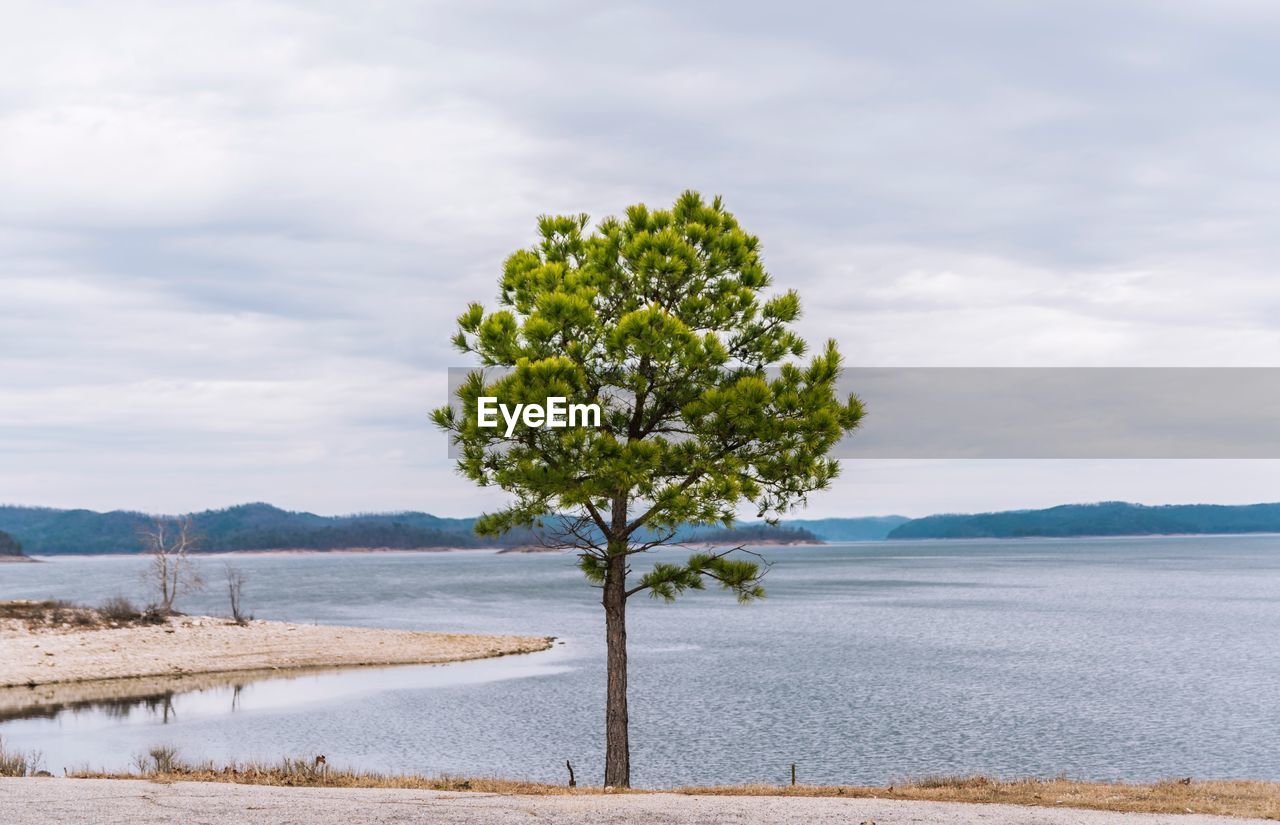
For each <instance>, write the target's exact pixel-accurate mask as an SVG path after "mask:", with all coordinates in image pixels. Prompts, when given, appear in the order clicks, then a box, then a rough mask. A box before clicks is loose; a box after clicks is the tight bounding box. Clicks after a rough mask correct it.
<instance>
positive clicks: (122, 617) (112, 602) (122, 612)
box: [98, 596, 142, 623]
mask: <svg viewBox="0 0 1280 825" xmlns="http://www.w3.org/2000/svg"><path fill="white" fill-rule="evenodd" d="M98 613H99V614H100V615H101V616H102V618H104V619H106V620H107V621H111V622H121V623H127V622H134V621H137V620H138V619H140V618H142V611H141V610H139V609H138V608H137V607H135V606H134V604H133V602H131V601H129V600H128V599H127V598H125V597H124V596H112V597H111V598H109V599H107V600H106V601H105V602H103V603H102V605H101V606H100V607H99V608H98Z"/></svg>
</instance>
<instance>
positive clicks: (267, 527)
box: [0, 504, 906, 555]
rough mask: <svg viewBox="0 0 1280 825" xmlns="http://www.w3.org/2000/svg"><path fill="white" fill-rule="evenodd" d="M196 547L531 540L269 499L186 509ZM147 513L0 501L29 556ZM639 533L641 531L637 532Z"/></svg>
mask: <svg viewBox="0 0 1280 825" xmlns="http://www.w3.org/2000/svg"><path fill="white" fill-rule="evenodd" d="M191 517H192V520H193V522H194V526H195V529H196V532H197V533H198V534H199V535H200V536H201V542H200V549H201V550H204V551H209V552H218V551H228V550H289V549H292V550H341V549H348V548H392V549H404V550H413V549H431V548H445V547H461V548H479V547H500V548H506V547H520V546H525V545H531V544H537V543H538V541H537V537H536V536H535V535H534V533H533V532H532V531H529V530H521V531H514V532H512V533H509V534H507V535H505V536H503V537H502V538H500V539H497V540H494V539H487V538H480V537H479V536H477V535H476V534H475V532H474V528H475V519H474V518H442V517H440V516H433V515H430V514H428V513H417V512H405V513H375V514H360V515H351V516H319V515H316V514H314V513H302V512H291V511H288V510H282V509H280V508H279V507H273V506H272V505H270V504H241V505H238V506H236V507H228V508H226V509H224V510H206V511H204V512H202V513H193V514H192V516H191ZM151 518H152V517H151V516H149V515H147V514H146V513H138V512H132V511H126V510H114V511H112V512H109V513H99V512H95V511H93V510H56V509H51V508H47V507H15V506H0V531H4V532H7V533H10V534H12V536H13V538H14V539H15V540H17V541H18V542H21V544H22V546H23V547H24V548H25V550H26V552H27V553H28V554H32V555H57V554H70V553H136V552H139V551H140V550H141V543H140V541H139V533H140V531H141V530H142V529H143V528H144V527H146V526H147V525H148V524H150V522H151ZM904 521H906V519H905V518H903V517H901V516H883V517H882V516H877V517H871V518H847V519H822V520H818V521H787V522H783V523H782V524H781V525H779V526H777V527H772V526H769V525H766V524H763V523H760V522H747V523H743V524H739V525H735V526H734V527H732V528H728V529H717V528H706V527H704V528H690V529H688V530H687V531H685V532H683V535H682V538H684V540H686V541H693V542H709V543H717V544H729V543H733V544H753V543H755V544H793V543H807V542H814V541H824V540H825V541H865V540H868V539H871V540H877V539H883V538H884V537H885V535H886V534H887V533H888V532H889V530H890V529H892V528H893V527H895V526H897V525H898V524H901V523H902V522H904ZM642 534H643V531H641V534H638V535H642Z"/></svg>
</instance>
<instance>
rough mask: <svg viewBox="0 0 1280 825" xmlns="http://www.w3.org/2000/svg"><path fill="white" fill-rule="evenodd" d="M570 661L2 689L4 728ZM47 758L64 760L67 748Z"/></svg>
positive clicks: (539, 656) (347, 696)
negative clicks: (63, 754) (62, 752)
mask: <svg viewBox="0 0 1280 825" xmlns="http://www.w3.org/2000/svg"><path fill="white" fill-rule="evenodd" d="M563 658H564V656H563V654H557V652H556V651H555V650H554V649H553V650H550V651H544V652H539V653H531V654H523V655H518V656H506V657H501V658H499V659H488V660H485V659H482V660H478V661H470V662H457V663H453V664H447V665H397V666H393V667H361V668H346V669H306V670H278V669H276V670H257V671H237V672H235V673H209V674H187V675H180V676H156V677H147V678H139V679H107V680H101V681H96V682H68V683H64V684H52V685H38V686H35V687H10V688H0V722H9V723H12V724H10V725H7V726H6V727H5V731H6V733H11V734H17V735H18V736H35V737H36V738H38V739H51V740H52V741H54V742H57V741H59V739H60V738H65V737H66V735H67V734H68V733H72V734H73V733H75V732H77V731H79V732H89V731H95V730H102V729H113V728H116V729H118V728H123V727H131V726H132V727H138V728H144V729H145V728H154V727H155V726H161V727H163V726H166V725H171V724H178V723H179V722H183V723H186V722H195V721H199V720H207V719H216V718H219V717H222V716H228V715H231V714H238V713H250V714H251V713H256V712H262V711H272V710H294V709H297V708H299V707H302V706H304V705H307V704H315V705H324V704H327V703H331V702H334V701H342V700H349V701H358V698H359V697H360V696H361V695H363V694H369V693H376V692H379V691H385V690H397V689H412V690H423V689H432V688H443V687H458V686H464V685H475V684H482V683H485V682H493V681H498V680H503V679H519V678H528V677H532V676H553V675H555V674H558V673H562V672H564V671H566V670H568V669H569V668H568V667H567V666H566V665H564V664H560V663H558V662H559V661H560V660H563ZM43 755H44V756H45V757H46V759H48V758H49V757H51V756H52V757H55V758H60V757H61V748H59V747H55V749H54V753H53V754H50V753H49V752H48V750H45V751H44V752H43ZM102 755H103V756H107V757H110V756H112V754H102ZM76 756H77V757H78V758H77V759H76V760H75V762H76V764H88V765H91V766H95V767H96V766H98V764H99V763H97V762H94V760H93V758H92V757H93V756H94V754H93V753H92V749H85V748H83V747H79V748H77V749H76ZM86 757H87V758H86ZM115 763H116V760H113V759H110V758H108V759H107V760H106V762H104V763H102V766H104V767H108V766H109V767H119V765H118V764H115ZM68 764H69V763H68Z"/></svg>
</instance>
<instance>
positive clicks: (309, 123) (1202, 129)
mask: <svg viewBox="0 0 1280 825" xmlns="http://www.w3.org/2000/svg"><path fill="white" fill-rule="evenodd" d="M1277 22H1280V10H1277V9H1276V7H1275V5H1274V4H1271V3H1264V2H1246V0H1230V1H1229V2H1222V3H1214V4H1205V3H1198V2H1189V1H1188V2H1179V1H1178V0H1167V1H1165V2H1132V3H1123V4H1116V3H1069V4H1068V3H1050V4H1037V5H1035V6H1017V5H1014V4H1008V3H997V2H977V3H966V4H962V5H947V4H936V3H914V2H905V3H893V4H870V3H851V4H843V5H840V6H838V7H836V8H832V4H808V3H791V4H787V5H786V6H785V7H778V6H777V5H776V4H773V5H766V4H760V5H754V4H743V3H733V4H728V3H712V4H688V3H685V4H631V5H616V4H610V5H609V6H608V7H604V6H601V5H600V4H590V3H585V2H563V3H553V4H538V5H537V6H536V7H534V6H529V5H527V4H509V5H505V6H502V5H492V4H454V5H451V6H447V7H446V6H440V5H434V4H433V5H424V4H417V3H407V2H406V3H394V2H393V3H387V4H378V5H377V6H370V7H361V8H360V9H359V10H356V9H354V7H352V6H351V5H350V4H337V3H300V2H298V3H281V2H277V3H254V4H217V5H205V6H189V5H182V4H164V3H156V2H134V3H127V2H126V3H119V4H112V5H111V6H110V7H109V8H108V7H105V6H103V5H101V4H88V3H85V4H57V5H54V4H47V3H13V4H10V6H9V7H8V9H7V11H6V25H5V26H4V28H3V31H0V193H3V195H2V196H0V377H2V378H3V382H4V383H3V393H2V394H0V499H6V500H11V501H25V502H33V503H49V504H62V505H71V504H83V505H87V506H97V507H110V506H133V507H142V508H152V509H163V510H171V511H172V510H181V509H188V508H196V507H204V506H208V505H212V504H226V503H232V502H235V501H240V500H245V499H252V498H261V499H268V500H272V501H275V502H278V503H281V504H284V505H288V506H295V507H308V508H314V509H318V510H322V511H349V510H362V509H383V508H393V507H418V508H425V509H432V510H435V511H438V512H442V513H451V514H452V513H469V512H474V511H476V510H479V509H481V508H482V507H485V506H492V504H493V503H495V502H496V501H497V498H495V497H494V496H493V495H491V494H487V493H486V494H481V493H480V492H479V491H475V490H472V489H470V488H468V487H467V486H466V485H462V484H458V483H453V482H451V481H450V475H449V473H450V471H449V466H448V464H447V462H445V461H444V460H443V459H442V458H441V455H442V450H441V449H440V443H441V442H440V438H441V437H440V436H438V435H437V434H435V433H434V432H432V431H431V430H430V429H429V428H428V427H427V425H426V423H425V419H424V416H423V414H424V412H425V410H426V409H428V408H429V407H431V406H432V405H434V404H436V403H439V402H440V401H441V400H442V399H443V395H444V379H443V375H444V369H445V368H446V367H447V366H449V365H451V364H453V363H454V361H455V360H456V358H455V356H453V355H452V353H451V352H450V351H449V349H448V344H447V333H448V328H449V326H450V324H451V322H452V318H453V317H454V315H455V314H456V313H457V312H458V311H459V310H460V308H461V307H462V306H463V305H464V304H465V303H466V302H467V301H469V300H473V299H488V298H490V297H491V296H492V295H493V293H494V291H495V279H496V277H497V273H498V268H499V266H500V264H501V261H502V259H503V258H504V257H505V256H506V254H508V253H509V252H510V251H511V250H512V249H514V248H516V247H519V246H522V245H524V244H526V243H528V242H529V241H530V240H531V238H532V228H533V223H532V219H533V217H534V216H536V215H537V214H540V213H543V212H556V211H565V212H579V211H587V212H590V213H592V214H595V215H603V214H609V213H616V212H618V211H619V210H621V208H623V207H624V206H625V205H626V204H628V203H632V202H635V201H641V200H643V201H648V202H651V203H664V202H669V201H670V200H671V199H672V198H673V197H674V196H675V195H676V194H677V193H678V192H679V191H680V190H681V189H683V188H685V187H695V188H699V189H702V190H704V191H706V192H717V193H723V194H724V195H725V196H726V199H727V201H728V203H729V205H730V207H731V208H732V209H734V210H735V211H736V212H737V213H738V215H739V217H740V218H741V219H742V220H743V222H744V223H745V224H746V225H747V226H748V227H749V228H750V229H752V230H753V231H755V232H757V233H759V234H760V235H761V236H762V238H763V240H764V244H765V250H766V255H767V261H768V263H769V265H770V268H771V269H772V271H773V273H774V276H775V280H776V282H777V283H778V285H779V286H781V287H792V286H794V287H796V288H798V289H800V290H801V293H802V296H803V297H804V298H805V299H806V301H807V306H808V312H807V314H806V317H805V321H804V324H805V332H806V334H808V335H810V336H811V337H813V338H822V337H827V336H834V337H836V338H838V339H840V340H841V342H842V344H843V346H844V349H845V351H846V354H847V357H848V359H849V361H850V363H852V364H856V365H864V366H1116V365H1125V366H1179V365H1188V366H1190V365H1194V366H1275V360H1276V357H1277V354H1278V353H1280V323H1278V322H1277V320H1276V319H1277V318H1278V317H1280V313H1278V312H1277V310H1278V309H1280V290H1277V288H1276V287H1275V285H1274V284H1275V281H1274V274H1273V273H1274V270H1275V268H1276V266H1277V264H1278V263H1280V234H1278V233H1276V232H1275V226H1276V224H1277V218H1278V217H1280V215H1277V210H1278V209H1280V206H1278V205H1280V197H1277V195H1280V192H1278V191H1277V189H1278V188H1280V187H1278V186H1277V178H1278V177H1280V149H1277V148H1276V146H1275V143H1274V140H1272V138H1271V136H1272V135H1274V134H1275V133H1276V127H1277V126H1278V125H1280V123H1278V122H1277V121H1278V120H1280V111H1278V108H1277V106H1276V104H1275V100H1276V99H1277V94H1276V93H1277V88H1276V86H1277V81H1276V78H1277V77H1280V73H1278V72H1277V71H1276V70H1277V68H1278V67H1277V63H1278V62H1280V57H1277V55H1280V50H1278V49H1277V48H1276V46H1277V44H1276V42H1275V40H1276V38H1275V34H1274V32H1275V31H1276V30H1277V29H1276V23H1277ZM1097 466H1098V465H1096V464H1090V463H1087V462H1060V463H1040V464H1034V465H1033V464H1019V463H1016V462H1013V463H1008V462H1006V463H1000V462H985V463H984V462H973V463H964V462H960V463H956V464H954V465H944V464H939V463H937V462H901V463H897V464H893V463H885V462H879V463H873V464H867V463H866V462H860V461H850V462H847V467H848V470H847V472H846V476H847V477H846V478H845V479H844V480H842V481H841V482H840V486H839V487H838V488H837V489H836V490H834V491H833V492H832V493H830V494H828V495H826V496H824V497H821V498H819V499H818V500H816V501H815V505H814V508H813V512H815V513H817V514H822V513H836V512H858V513H864V512H873V511H883V510H902V511H914V512H919V511H921V509H922V507H923V503H924V502H931V503H930V505H929V506H928V507H927V508H923V509H956V508H960V507H1002V506H1006V505H1008V506H1016V505H1023V504H1031V503H1037V504H1038V503H1051V501H1052V500H1056V499H1058V498H1063V499H1068V500H1081V499H1094V498H1104V497H1127V498H1134V499H1138V500H1147V501H1157V500H1165V499H1167V500H1191V499H1204V500H1242V499H1250V498H1268V497H1271V498H1274V494H1273V493H1271V492H1269V491H1270V490H1274V489H1276V486H1275V482H1276V481H1280V467H1278V466H1274V465H1273V464H1272V463H1270V462H1257V463H1255V464H1252V465H1249V466H1250V467H1252V468H1253V469H1251V470H1249V471H1247V472H1243V471H1241V470H1240V467H1239V465H1238V463H1220V464H1219V465H1215V466H1216V467H1217V468H1218V469H1212V468H1210V469H1207V470H1206V469H1205V468H1204V466H1203V465H1196V467H1197V468H1198V469H1196V470H1195V472H1187V473H1172V474H1171V473H1169V472H1167V470H1161V469H1159V467H1158V465H1156V464H1151V463H1143V462H1137V463H1131V464H1127V465H1124V468H1120V469H1112V470H1108V471H1106V473H1105V474H1106V476H1107V477H1108V479H1111V480H1110V481H1108V482H1107V483H1106V484H1103V483H1102V482H1100V481H1099V478H1098V471H1097ZM1142 468H1145V469H1142ZM873 475H875V476H878V477H879V478H881V479H884V480H885V481H884V483H879V482H877V481H875V480H873V479H872V476H873ZM1179 477H1180V478H1179ZM1121 479H1123V480H1124V481H1123V483H1121V482H1120V481H1119V480H1121ZM1249 485H1253V486H1249ZM1104 487H1105V488H1106V489H1105V490H1104V489H1103V488H1104ZM959 488H963V492H957V490H958V489H959ZM948 496H950V498H948ZM1224 497H1225V498H1224ZM947 502H954V506H952V505H949V504H948V503H947Z"/></svg>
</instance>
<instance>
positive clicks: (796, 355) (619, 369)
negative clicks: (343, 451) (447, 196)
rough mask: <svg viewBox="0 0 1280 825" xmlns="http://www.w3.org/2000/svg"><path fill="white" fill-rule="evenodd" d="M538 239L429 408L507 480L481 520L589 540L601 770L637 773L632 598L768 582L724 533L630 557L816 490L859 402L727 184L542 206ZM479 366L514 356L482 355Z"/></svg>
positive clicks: (744, 594)
mask: <svg viewBox="0 0 1280 825" xmlns="http://www.w3.org/2000/svg"><path fill="white" fill-rule="evenodd" d="M538 230H539V235H540V241H539V243H538V244H537V245H536V246H535V247H533V248H531V249H523V250H520V251H518V252H516V253H514V254H513V255H511V256H510V257H509V258H508V259H507V261H506V264H505V266H504V269H503V273H502V278H501V281H500V292H499V298H498V303H499V307H498V308H497V309H495V310H494V311H492V312H490V311H486V310H485V308H484V307H483V306H481V305H480V304H472V305H471V306H469V307H468V308H467V310H466V311H465V312H464V313H463V314H462V315H461V317H460V318H459V319H458V327H459V329H458V332H457V334H456V335H455V337H454V344H455V346H456V347H457V348H458V349H459V350H460V351H461V352H464V353H468V354H470V355H472V356H474V357H475V358H477V359H478V360H479V364H480V367H481V368H480V369H476V370H474V371H473V372H471V373H470V375H469V376H468V378H467V380H466V381H465V382H464V383H463V385H462V386H461V388H460V389H459V391H458V401H459V405H458V409H457V411H455V410H454V409H452V408H450V407H443V408H441V409H438V410H435V411H434V412H433V413H432V417H433V419H434V421H435V422H436V424H437V425H438V426H440V427H441V428H442V429H444V430H447V431H448V432H449V433H450V434H451V435H452V437H453V439H454V440H455V442H456V444H457V445H458V447H459V450H460V458H459V460H458V469H459V471H460V472H461V473H462V474H463V475H464V476H466V477H467V478H469V479H471V480H472V481H474V482H476V483H478V484H480V485H482V486H497V487H500V488H501V489H503V490H505V491H507V492H509V493H511V494H512V499H513V500H512V502H511V504H510V505H509V506H507V507H505V508H504V509H502V510H500V511H498V512H495V513H489V514H486V515H485V516H483V517H482V518H481V519H480V520H479V522H478V523H477V526H476V527H477V530H478V531H480V532H481V533H482V534H485V535H499V534H501V533H503V532H505V531H508V530H512V529H515V528H520V527H530V526H538V527H540V528H541V529H542V531H543V534H544V535H545V536H546V537H547V540H548V541H549V542H551V543H554V544H555V545H557V546H560V547H565V548H572V549H573V550H575V551H577V554H578V558H579V566H580V567H581V569H582V571H583V573H584V574H585V575H586V578H587V579H588V581H589V582H591V583H592V584H594V585H595V586H597V587H599V588H600V589H601V593H602V598H601V601H602V604H603V606H604V612H605V637H606V642H607V651H608V652H607V665H608V667H607V670H608V677H607V680H608V681H607V690H606V713H605V720H606V725H605V739H606V742H605V772H604V782H605V784H606V785H610V786H614V787H629V786H630V776H631V772H630V752H629V747H628V738H627V737H628V724H627V648H626V640H627V635H626V605H627V600H628V599H630V598H631V597H632V596H636V595H639V594H642V593H647V594H649V595H650V596H653V597H656V598H659V599H663V600H665V601H672V600H674V599H675V598H676V597H677V596H678V595H679V594H681V593H683V592H684V591H686V590H701V589H703V588H704V586H705V584H706V582H707V581H711V582H713V583H716V584H718V585H719V586H720V587H722V588H724V589H725V590H728V591H729V592H731V593H732V594H734V595H736V596H737V598H738V599H739V600H740V601H742V602H749V601H751V600H753V599H757V598H760V597H762V596H763V595H764V589H763V587H762V584H761V577H762V572H761V567H760V565H759V564H758V563H757V561H755V560H754V559H753V558H751V557H750V556H745V555H744V554H742V553H739V552H733V551H729V550H724V551H719V552H699V553H694V554H692V555H690V556H689V557H688V558H687V559H685V560H684V561H683V562H681V563H672V562H667V561H659V562H657V563H656V564H654V565H653V566H652V569H651V570H649V571H648V572H646V573H644V574H643V575H640V576H639V577H638V578H630V579H629V574H630V573H631V566H630V565H631V561H632V558H633V557H634V556H636V555H637V554H640V553H644V552H646V551H649V550H652V549H654V548H656V547H659V546H661V545H663V544H668V543H670V542H672V541H673V540H675V539H676V538H677V531H678V530H679V529H680V528H681V526H682V525H716V524H719V525H724V526H728V525H730V524H732V522H733V520H734V516H735V513H736V512H737V510H738V509H739V508H740V507H741V506H744V505H745V504H747V503H749V504H751V505H753V506H754V508H755V510H756V511H757V514H758V515H759V516H760V517H763V518H767V519H774V518H776V517H777V516H778V514H780V513H783V512H786V511H787V510H789V509H791V508H793V507H795V506H797V505H800V504H803V503H804V501H805V499H806V496H807V494H808V493H810V492H812V491H815V490H819V489H822V488H824V487H826V486H827V485H828V484H829V483H830V481H831V480H832V479H833V478H834V477H835V476H836V474H837V472H838V470H839V465H838V463H837V462H836V461H835V460H834V459H832V458H830V457H829V455H828V453H829V452H830V450H831V448H832V447H833V446H834V445H835V444H836V442H837V441H839V440H840V439H841V437H843V436H844V434H845V433H847V432H849V431H851V430H853V429H854V428H855V427H856V426H857V424H858V422H859V420H860V418H861V416H862V406H861V404H860V402H859V401H858V399H857V398H856V397H855V396H852V395H850V396H849V397H847V398H844V399H841V398H839V397H838V395H837V392H836V379H837V376H838V373H839V370H840V363H841V362H840V354H839V352H838V350H837V348H836V344H835V342H834V341H828V342H827V344H826V346H825V347H824V348H822V350H821V351H819V352H818V353H817V354H816V355H814V356H812V357H810V358H808V360H807V361H803V360H801V359H803V358H804V356H805V354H806V345H805V342H804V341H803V340H802V339H801V338H800V337H799V336H798V335H797V334H796V333H795V332H794V331H793V330H792V325H793V323H794V322H795V321H796V319H797V318H798V317H799V316H800V299H799V296H798V295H797V294H796V293H795V292H794V291H788V292H782V293H779V294H774V295H772V297H768V296H766V294H765V291H766V289H767V288H768V287H769V286H770V278H769V275H768V274H767V273H766V271H765V269H764V267H763V265H762V264H761V261H760V252H759V248H760V243H759V240H758V239H757V238H756V237H754V236H752V235H749V234H747V233H746V232H744V231H743V230H742V228H741V227H740V226H739V225H738V222H737V220H736V219H735V218H734V216H733V215H732V214H730V213H729V212H727V211H726V210H725V208H724V205H723V204H722V202H721V200H720V199H719V198H716V199H715V200H714V201H712V202H711V203H707V202H706V201H704V200H703V198H702V197H701V196H700V195H698V194H697V193H696V192H685V193H684V194H683V195H681V196H680V198H679V199H678V200H677V201H676V203H675V205H674V206H673V207H672V208H671V209H670V210H656V211H655V210H650V209H648V208H647V207H645V206H643V205H637V206H632V207H630V208H629V209H628V210H627V211H626V216H625V218H621V219H615V218H609V219H606V220H604V221H602V222H600V223H599V224H598V225H597V226H595V227H594V228H590V226H589V220H588V217H587V216H586V215H577V216H558V217H550V216H544V217H542V218H540V219H539V221H538ZM485 368H500V369H491V370H486V369H485ZM481 396H493V397H497V398H498V399H499V400H500V401H501V402H503V403H507V404H515V403H531V402H532V403H540V404H541V403H545V401H546V399H547V398H548V397H550V396H564V397H566V398H568V399H570V400H571V401H574V402H593V403H598V404H600V405H601V407H602V410H603V416H602V421H601V426H600V427H599V428H582V427H578V428H564V429H545V428H533V427H521V428H518V429H516V430H515V432H514V433H513V434H512V435H511V437H507V436H506V434H505V431H504V430H503V429H502V428H497V429H491V428H483V427H480V426H479V425H478V422H477V414H476V408H477V403H478V402H477V399H478V398H480V397H481Z"/></svg>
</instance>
